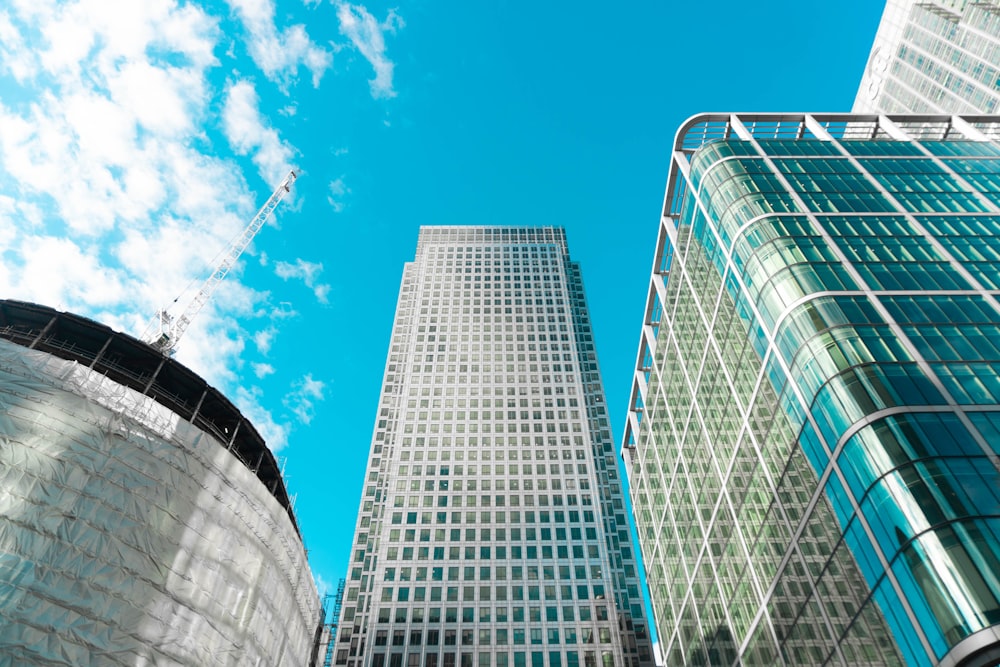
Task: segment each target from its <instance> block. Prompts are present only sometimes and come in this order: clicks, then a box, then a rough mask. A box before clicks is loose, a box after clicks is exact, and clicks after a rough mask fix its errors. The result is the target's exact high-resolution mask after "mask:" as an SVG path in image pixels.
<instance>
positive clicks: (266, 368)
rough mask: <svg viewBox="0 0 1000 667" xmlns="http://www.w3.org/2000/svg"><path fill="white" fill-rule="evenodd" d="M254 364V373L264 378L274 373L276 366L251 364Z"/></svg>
mask: <svg viewBox="0 0 1000 667" xmlns="http://www.w3.org/2000/svg"><path fill="white" fill-rule="evenodd" d="M251 365H252V366H253V374H254V375H256V376H257V378H258V379H264V378H266V377H267V376H268V375H274V366H272V365H271V364H263V363H261V364H251Z"/></svg>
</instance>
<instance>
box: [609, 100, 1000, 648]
mask: <svg viewBox="0 0 1000 667" xmlns="http://www.w3.org/2000/svg"><path fill="white" fill-rule="evenodd" d="M671 155H672V162H671V170H670V176H669V181H668V186H667V193H666V200H665V205H664V210H663V217H662V222H661V225H660V233H659V240H658V242H657V246H656V253H655V261H654V270H653V275H652V279H651V287H650V292H649V301H648V304H647V308H646V313H645V320H644V326H643V328H642V336H641V343H640V348H639V353H638V357H637V359H638V363H637V370H636V381H635V385H634V388H633V392H632V398H631V407H630V412H629V415H628V424H627V427H626V433H625V440H624V448H623V456H624V458H625V460H626V470H628V471H629V481H630V484H631V493H632V502H633V506H634V508H635V512H636V521H637V527H638V532H639V540H640V543H641V547H642V552H643V558H644V562H645V563H646V569H647V575H648V580H649V585H650V589H651V595H652V601H653V607H654V615H655V620H656V627H657V630H658V638H659V642H660V644H661V646H662V647H663V650H664V654H665V657H666V661H667V664H668V665H738V664H742V665H772V664H787V665H821V664H822V665H827V664H836V665H852V666H855V665H899V664H907V665H950V666H958V665H962V666H965V667H972V666H982V665H995V664H997V662H998V661H1000V625H998V624H1000V474H998V463H1000V457H998V454H1000V409H998V408H1000V299H998V297H1000V119H990V120H984V119H983V118H982V117H978V118H961V117H947V116H936V117H935V116H888V117H886V116H874V115H867V116H865V115H847V114H840V115H795V114H788V115H738V116H737V115H733V116H729V115H702V116H696V117H694V118H692V119H691V120H689V121H688V122H687V123H685V125H684V126H683V127H682V128H681V129H680V131H679V133H678V135H677V139H676V143H675V146H674V150H673V152H672V154H671Z"/></svg>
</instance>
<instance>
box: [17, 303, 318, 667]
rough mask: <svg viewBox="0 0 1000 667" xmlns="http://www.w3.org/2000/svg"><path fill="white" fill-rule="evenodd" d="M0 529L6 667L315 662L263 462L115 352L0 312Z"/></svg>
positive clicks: (293, 559)
mask: <svg viewBox="0 0 1000 667" xmlns="http://www.w3.org/2000/svg"><path fill="white" fill-rule="evenodd" d="M0 519H2V528H0V655H2V656H3V658H4V660H11V662H4V664H17V665H74V666H80V665H94V666H96V665H102V666H104V665H123V666H124V665H129V666H132V665H154V664H155V665H198V666H203V665H220V666H221V665H292V666H296V665H303V666H305V665H308V664H310V661H311V660H312V659H313V657H312V651H313V645H314V639H315V635H316V631H317V627H318V625H319V623H320V622H321V619H320V605H319V600H318V596H317V593H316V588H315V584H314V583H313V580H312V575H311V573H310V570H309V567H308V565H307V562H306V555H305V550H304V548H303V544H302V541H301V538H300V536H299V533H298V528H297V526H296V523H295V519H294V516H293V514H292V510H291V505H290V503H289V500H288V496H287V493H286V491H285V487H284V484H283V483H282V481H281V477H280V472H279V470H278V468H277V466H276V464H275V460H274V457H273V456H272V454H271V453H270V451H269V450H268V449H267V447H266V446H265V444H264V441H263V440H262V439H261V437H260V436H259V435H258V434H257V432H256V430H254V428H253V426H252V425H251V424H250V422H249V421H248V420H246V419H245V418H244V417H243V416H242V415H241V414H240V412H239V411H238V410H237V409H236V408H235V407H234V406H233V405H232V404H231V403H230V402H229V401H228V400H226V398H225V397H224V396H222V395H221V394H219V393H218V392H217V391H216V390H214V389H212V388H211V387H209V386H208V385H207V384H206V383H205V382H204V381H203V380H202V379H201V378H199V377H198V376H197V375H195V374H194V373H192V372H191V371H190V370H188V369H187V368H185V367H184V366H182V365H181V364H179V363H177V362H175V361H173V360H172V359H169V358H167V357H164V356H162V355H160V354H159V353H157V352H156V351H155V350H153V349H152V348H150V347H149V346H147V345H145V344H144V343H142V342H140V341H137V340H135V339H133V338H131V337H129V336H126V335H124V334H120V333H116V332H114V331H112V330H110V329H109V328H107V327H104V326H102V325H100V324H97V323H95V322H92V321H90V320H87V319H84V318H80V317H77V316H74V315H70V314H66V313H60V312H56V311H54V310H51V309H49V308H45V307H41V306H37V305H33V304H27V303H21V302H14V301H0ZM0 662H3V660H0Z"/></svg>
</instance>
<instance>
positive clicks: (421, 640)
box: [375, 627, 611, 646]
mask: <svg viewBox="0 0 1000 667" xmlns="http://www.w3.org/2000/svg"><path fill="white" fill-rule="evenodd" d="M389 639H390V637H389V634H388V630H377V631H376V632H375V646H386V645H387V644H388V642H389ZM407 639H409V641H406V640H407ZM442 639H443V640H444V641H443V642H442V641H441V640H442ZM391 640H392V645H393V646H407V645H408V646H421V645H423V644H426V645H427V646H438V645H439V644H444V645H445V646H455V645H457V643H458V641H459V640H461V645H462V646H490V645H491V644H496V645H498V646H504V645H507V644H513V645H515V646H519V645H525V644H548V645H556V644H595V643H601V644H610V643H611V629H610V628H603V627H602V628H597V629H596V631H595V629H594V628H579V629H577V628H563V629H562V630H560V629H559V628H548V629H544V630H543V629H542V628H528V629H525V628H512V629H507V628H482V629H480V630H478V631H477V630H464V629H463V630H451V629H446V630H444V631H441V630H437V629H432V630H428V631H427V633H426V635H425V634H424V631H423V630H410V632H409V637H407V633H406V631H405V630H393V632H392V637H391Z"/></svg>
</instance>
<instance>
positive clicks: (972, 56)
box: [854, 0, 1000, 114]
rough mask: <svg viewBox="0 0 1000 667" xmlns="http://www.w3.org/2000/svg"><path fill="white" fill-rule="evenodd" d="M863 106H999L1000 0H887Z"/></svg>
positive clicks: (981, 109) (859, 104) (991, 109)
mask: <svg viewBox="0 0 1000 667" xmlns="http://www.w3.org/2000/svg"><path fill="white" fill-rule="evenodd" d="M854 111H855V112H861V113H872V112H888V113H907V112H913V113H959V114H973V113H985V114H993V113H1000V0H979V1H978V2H973V1H971V0H923V1H921V2H918V1H917V0H888V2H887V4H886V8H885V12H884V14H883V15H882V22H881V23H880V24H879V28H878V34H877V35H876V36H875V43H874V44H873V45H872V52H871V55H870V56H869V58H868V65H867V67H866V68H865V73H864V76H863V78H862V80H861V87H860V89H859V90H858V96H857V99H855V101H854Z"/></svg>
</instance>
